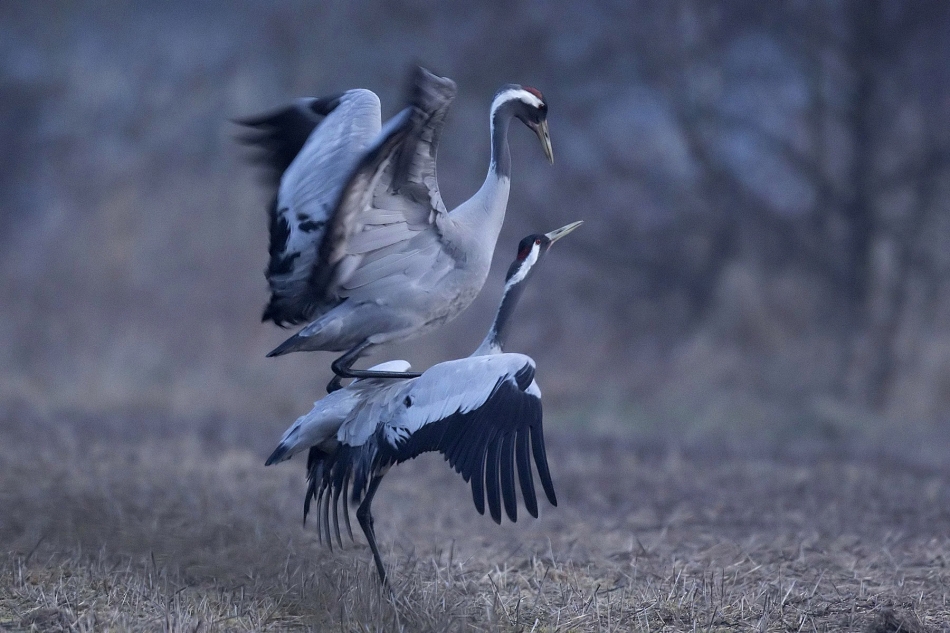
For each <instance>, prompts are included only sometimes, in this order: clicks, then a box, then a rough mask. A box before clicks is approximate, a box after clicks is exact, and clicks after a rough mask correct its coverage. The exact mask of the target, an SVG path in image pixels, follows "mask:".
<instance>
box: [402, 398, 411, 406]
mask: <svg viewBox="0 0 950 633" xmlns="http://www.w3.org/2000/svg"><path fill="white" fill-rule="evenodd" d="M402 403H403V404H404V405H406V408H407V409H408V408H409V407H411V406H412V398H410V397H409V396H406V399H405V400H403V401H402Z"/></svg>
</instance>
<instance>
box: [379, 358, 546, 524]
mask: <svg viewBox="0 0 950 633" xmlns="http://www.w3.org/2000/svg"><path fill="white" fill-rule="evenodd" d="M534 371H535V370H534V362H533V361H532V360H531V359H530V358H528V357H527V356H524V355H522V354H498V355H493V356H480V357H470V358H464V359H460V360H456V361H449V362H445V363H440V364H439V365H436V366H434V367H432V368H431V369H430V370H429V371H427V372H425V373H424V374H423V375H422V376H421V377H419V378H418V379H417V380H415V381H414V382H413V383H412V385H411V387H410V388H408V389H406V390H405V392H404V393H401V394H400V395H401V397H402V399H401V401H400V402H398V403H396V404H397V405H398V407H399V408H398V410H397V411H396V412H395V414H394V415H393V416H392V418H391V419H390V420H389V421H388V422H386V423H385V424H384V425H383V426H382V427H381V428H380V430H379V431H378V432H377V435H378V439H377V445H378V448H377V450H378V453H379V455H378V458H377V459H376V461H377V467H384V466H386V465H388V464H393V463H399V462H403V461H406V460H408V459H413V458H415V457H416V456H418V455H420V454H421V453H424V452H428V451H439V452H440V453H442V454H443V455H444V456H445V459H446V461H448V462H449V464H450V465H451V466H452V467H453V468H455V470H456V471H457V472H458V473H460V474H461V475H462V477H463V478H464V479H465V481H467V482H471V487H472V498H473V500H474V502H475V508H476V509H477V510H478V512H479V513H482V514H483V513H484V511H485V498H486V495H487V499H488V509H489V511H490V513H491V516H492V519H494V520H495V522H496V523H501V502H502V501H504V506H505V512H506V514H507V515H508V518H509V519H511V520H512V521H516V520H517V495H516V490H515V468H516V467H517V470H518V481H519V482H520V484H521V494H522V498H523V501H524V504H525V508H526V509H527V510H528V513H529V514H531V516H533V517H537V516H538V504H537V497H536V495H535V490H534V478H533V476H532V472H531V456H532V454H533V456H534V463H535V467H536V468H537V471H538V477H539V478H540V480H541V485H542V487H543V488H544V492H545V494H546V496H547V498H548V500H549V501H550V502H551V505H555V506H556V505H557V497H556V495H555V493H554V484H553V482H552V481H551V474H550V471H549V469H548V463H547V455H546V451H545V447H544V431H543V427H542V416H541V392H540V390H539V389H538V386H537V384H536V383H535V382H534Z"/></svg>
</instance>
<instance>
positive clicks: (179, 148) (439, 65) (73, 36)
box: [0, 0, 950, 453]
mask: <svg viewBox="0 0 950 633" xmlns="http://www.w3.org/2000/svg"><path fill="white" fill-rule="evenodd" d="M414 62H421V63H424V64H425V65H427V66H428V67H430V68H431V69H432V70H434V71H435V72H438V73H441V74H445V75H448V76H450V77H452V78H453V79H455V80H456V82H457V83H458V86H459V96H458V99H457V101H456V102H455V105H454V106H453V108H452V111H451V114H450V118H449V120H448V123H447V126H446V129H445V132H444V134H443V137H442V138H443V141H442V149H441V151H440V156H439V158H440V163H439V176H440V186H441V189H442V192H443V194H444V197H445V199H446V203H447V206H449V207H452V206H454V205H455V204H458V203H459V202H461V201H463V200H464V199H466V198H467V197H468V196H469V195H471V193H473V192H474V191H475V190H476V189H477V187H478V186H479V184H480V183H481V181H482V179H483V177H484V174H485V169H486V168H487V164H488V141H489V139H488V105H489V103H490V101H491V98H492V95H493V94H494V92H495V90H496V89H497V88H498V87H499V86H500V85H502V84H504V83H507V82H518V83H522V84H526V85H532V86H536V87H537V88H539V89H540V90H542V91H543V92H544V94H545V96H546V98H547V100H548V102H549V104H550V126H551V136H552V140H553V144H554V151H555V156H556V163H555V165H554V166H553V167H552V166H550V165H548V164H547V163H546V161H545V160H544V158H543V155H542V153H541V150H540V147H538V144H537V141H536V139H535V138H534V137H533V135H532V134H531V133H530V132H529V131H528V130H526V129H521V128H520V127H519V126H516V127H514V128H513V130H512V145H513V147H512V162H513V172H514V173H513V180H512V195H511V199H510V202H509V208H508V219H507V221H506V224H505V228H504V231H503V233H502V236H501V239H500V241H499V245H498V250H497V252H496V266H495V270H494V272H493V275H492V277H491V278H490V279H489V281H488V283H487V284H486V286H485V292H484V294H483V295H482V296H481V297H480V298H479V300H478V301H477V303H476V305H475V306H474V307H473V308H472V309H470V310H469V311H468V312H467V313H465V314H464V315H463V316H461V317H460V318H459V319H458V320H456V321H455V322H453V323H452V324H450V325H449V326H447V327H446V328H444V330H442V331H440V332H439V333H438V334H436V335H433V336H430V337H426V338H423V339H417V340H416V341H412V342H410V343H407V344H404V345H401V346H398V347H389V348H385V349H382V350H380V351H379V352H378V353H377V354H376V356H375V357H374V358H373V360H374V361H382V360H385V359H386V358H393V357H406V358H408V359H409V360H411V361H412V362H413V363H414V364H416V365H417V366H421V367H425V366H427V365H428V364H430V363H434V362H437V361H439V360H444V359H446V358H451V357H456V356H461V355H465V354H467V353H469V352H470V351H471V349H473V348H474V346H475V345H476V344H477V343H478V341H479V340H480V339H481V337H482V334H483V332H484V330H485V328H486V326H487V324H488V322H489V320H490V315H491V312H492V310H493V309H494V305H495V302H496V301H497V298H498V296H499V294H500V287H501V275H502V274H503V271H504V269H505V268H506V267H507V264H508V262H509V261H510V259H511V258H512V256H513V254H514V249H515V245H516V243H517V240H518V239H519V238H520V237H522V236H524V235H526V234H528V233H531V232H536V231H548V230H551V229H553V228H556V227H558V226H561V225H563V224H565V223H567V222H569V221H573V220H577V219H583V220H585V222H586V224H585V226H584V227H583V229H582V230H580V231H578V232H577V233H576V234H574V235H572V236H571V237H570V238H569V239H566V240H565V241H564V242H562V243H560V244H558V246H557V247H556V248H555V250H554V251H553V252H552V254H551V256H550V257H549V259H548V260H547V261H546V263H545V265H544V270H543V271H542V272H541V273H540V274H539V275H538V276H537V277H536V278H535V281H534V282H533V288H531V289H530V290H529V292H528V293H527V294H526V296H525V300H524V302H523V304H522V308H521V310H520V311H519V313H518V315H517V321H516V323H515V324H514V332H513V334H512V341H511V342H512V345H511V348H512V349H516V350H518V351H524V352H527V353H529V354H531V355H532V356H533V357H534V358H535V359H536V360H537V362H538V366H539V374H540V379H541V383H542V387H543V388H544V391H545V397H546V402H547V403H548V411H549V412H550V413H549V419H550V420H552V421H553V422H552V423H562V422H563V423H575V424H579V425H594V426H596V427H598V428H606V429H613V430H618V429H630V430H632V431H636V432H639V433H645V434H659V435H663V436H671V437H676V438H681V439H682V441H685V442H701V441H705V440H706V439H708V438H711V437H712V438H723V437H730V438H747V439H755V440H764V441H767V442H770V443H773V444H775V445H782V444H783V443H786V442H789V441H797V440H801V439H805V440H806V441H817V442H828V441H830V442H832V443H834V442H836V441H837V440H840V439H842V438H845V439H849V440H850V439H854V438H857V439H859V440H860V441H862V442H867V443H870V444H873V445H879V444H887V443H890V442H891V441H892V438H893V435H894V434H895V433H902V434H911V435H914V434H917V435H920V436H931V435H933V434H934V433H936V434H937V435H938V436H939V435H941V434H943V433H945V432H946V431H947V428H948V426H950V425H948V414H950V319H948V317H950V281H948V280H950V275H948V274H947V273H950V249H948V248H947V244H948V243H950V242H948V240H950V214H948V211H950V203H948V195H950V126H948V125H947V121H948V115H950V4H948V3H945V2H940V1H936V0H934V1H931V2H927V1H921V2H903V3H901V2H885V1H882V0H868V1H863V0H851V1H844V0H842V1H830V0H829V1H826V2H822V1H817V0H816V1H813V2H785V3H763V2H760V1H755V0H746V1H735V2H722V3H715V2H701V1H681V2H659V1H657V2H631V1H628V0H623V1H616V2H598V3H570V2H566V1H558V0H555V1H550V2H541V1H536V2H516V3H493V4H488V5H483V4H476V3H468V2H462V1H461V0H454V1H443V2H424V1H400V2H387V3H344V2H303V1H291V0H282V1H275V2H240V1H230V0H229V1H223V0H220V1H215V0H209V1H205V2H191V1H187V2H186V1H171V2H165V3H144V2H141V3H139V2H109V3H106V2H102V3H88V2H65V1H63V2H43V3H38V2H37V3H34V2H4V3H2V4H0V148H2V150H0V276H2V287H0V341H2V344H0V405H2V408H3V411H5V412H14V413H15V412H17V411H23V410H27V411H30V412H32V414H34V415H42V416H56V415H64V414H65V415H77V414H81V415H100V414H108V415H119V416H122V415H127V414H131V413H136V414H140V413H148V414H149V415H158V416H168V417H169V418H174V419H186V420H187V419H193V418H208V417H209V416H210V417H221V418H222V419H227V420H232V421H238V422H241V423H247V424H264V425H268V426H272V427H273V428H274V430H275V432H276V431H278V430H280V429H282V428H283V427H284V426H285V425H286V424H288V423H289V422H290V421H291V420H292V419H294V418H295V417H296V416H297V415H299V414H300V413H302V412H304V411H305V410H307V408H308V407H309V406H310V403H311V402H312V401H313V400H314V399H315V398H316V397H319V396H320V395H322V393H323V386H324V384H325V383H326V380H327V379H328V375H329V374H328V371H329V370H328V365H329V362H330V360H331V359H332V356H331V355H330V354H322V353H317V354H295V355H292V356H288V357H282V358H279V359H266V358H264V354H265V353H266V352H267V351H268V350H270V349H271V348H272V347H274V346H275V345H276V344H277V343H279V342H280V341H281V340H283V338H285V337H286V336H287V335H289V333H290V332H288V331H282V330H279V329H278V328H276V327H274V326H272V325H264V324H261V323H260V321H259V317H260V312H261V309H262V306H263V303H264V301H265V298H266V284H265V281H264V278H263V274H262V271H263V268H264V265H265V261H266V234H265V232H266V221H265V213H264V208H265V204H266V202H267V200H266V193H265V192H264V190H263V188H262V187H261V186H259V181H258V175H259V174H258V172H257V171H256V170H255V169H254V168H253V167H252V166H250V165H248V164H247V163H246V161H245V160H244V158H245V157H246V154H245V153H244V152H242V151H241V148H240V147H238V146H237V145H236V144H235V143H234V135H235V132H236V128H235V126H234V125H233V124H231V123H229V119H230V118H232V117H239V116H244V115H250V114H255V113H258V112H259V111H262V110H266V109H269V108H273V107H276V106H279V105H281V104H283V103H285V102H286V101H288V100H289V99H291V98H294V97H296V96H301V95H321V94H327V93H332V92H336V91H340V90H343V89H346V88H350V87H366V88H370V89H372V90H374V91H376V92H377V93H378V94H379V95H380V97H381V99H382V102H383V110H384V114H387V115H388V114H393V113H395V112H396V111H397V110H398V109H399V108H400V107H401V104H402V99H403V88H404V84H405V81H406V77H407V73H408V71H409V68H410V65H411V64H412V63H414ZM5 415H9V414H5ZM942 446H943V445H942V444H936V445H935V444H931V448H932V450H934V451H935V452H938V453H942V452H944V451H942Z"/></svg>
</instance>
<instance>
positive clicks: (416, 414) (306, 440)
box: [266, 222, 581, 583]
mask: <svg viewBox="0 0 950 633" xmlns="http://www.w3.org/2000/svg"><path fill="white" fill-rule="evenodd" d="M580 224H581V222H574V223H572V224H569V225H567V226H565V227H562V228H560V229H557V230H555V231H552V232H550V233H547V234H543V235H542V234H538V235H530V236H528V237H526V238H524V239H523V240H522V241H521V242H520V244H519V245H518V254H517V257H516V258H515V260H514V261H513V262H512V264H511V266H510V267H509V269H508V274H507V276H506V280H505V292H504V295H503V296H502V300H501V303H500V305H499V306H498V312H497V313H496V315H495V319H494V321H493V322H492V325H491V327H490V328H489V330H488V333H487V334H486V336H485V338H484V340H483V341H482V343H481V345H479V346H478V348H477V349H476V350H475V352H474V353H473V354H472V355H471V356H469V357H467V358H462V359H458V360H452V361H447V362H443V363H439V364H437V365H434V366H432V367H430V368H429V369H427V370H426V371H425V372H423V373H422V375H421V376H419V377H418V378H410V379H403V380H381V379H363V380H357V381H355V382H353V383H351V384H349V385H347V386H346V387H344V388H343V389H341V390H339V391H336V392H334V393H331V394H330V395H328V396H326V397H324V398H323V399H322V400H319V401H317V402H316V403H315V404H314V407H313V410H312V411H310V413H308V414H306V415H304V416H302V417H300V418H299V419H298V420H297V421H296V422H295V423H294V424H293V425H292V426H291V427H290V428H289V429H288V430H287V432H286V433H284V436H283V438H281V441H280V443H279V444H278V446H277V448H276V449H275V450H274V452H273V453H272V454H271V456H270V457H269V458H268V459H267V462H266V465H268V466H269V465H271V464H275V463H278V462H282V461H284V460H287V459H290V458H291V457H292V456H293V455H295V454H296V453H299V452H301V451H303V450H304V449H309V455H308V458H307V480H308V486H307V494H306V499H305V502H304V520H306V517H307V514H308V513H309V510H310V503H311V501H312V500H316V502H317V508H318V520H317V530H318V533H319V534H320V537H321V540H322V539H323V538H324V536H325V538H326V541H327V543H328V544H330V546H331V547H332V536H331V534H330V512H331V509H330V508H331V498H332V513H333V525H334V531H335V534H336V539H337V543H339V544H340V546H341V547H342V544H343V543H342V539H341V537H340V524H339V510H338V506H339V499H340V496H343V497H344V499H345V498H346V496H347V488H348V487H349V485H350V480H351V479H352V488H351V492H352V498H353V501H354V503H355V502H358V501H360V499H362V502H361V503H360V505H359V508H358V509H357V511H356V517H357V519H358V520H359V523H360V527H362V529H363V533H364V534H365V535H366V540H367V541H368V542H369V546H370V549H371V550H372V552H373V558H374V560H375V562H376V569H377V571H378V572H379V577H380V580H381V581H382V582H383V583H385V582H386V570H385V568H384V567H383V562H382V559H381V557H380V555H379V549H378V547H377V545H376V534H375V531H374V529H373V516H372V513H371V510H370V506H371V504H372V502H373V497H374V495H375V494H376V491H377V489H378V488H379V484H380V482H381V481H382V478H383V476H384V475H385V474H386V472H387V471H388V470H389V468H390V467H391V466H393V465H394V464H399V463H402V462H404V461H407V460H409V459H413V458H415V457H417V456H418V455H420V454H421V453H424V452H430V451H439V452H441V453H442V454H443V455H444V456H445V459H446V460H447V461H448V462H449V465H451V466H452V467H453V468H455V470H456V471H457V472H458V473H460V474H461V475H462V478H463V479H464V480H465V481H466V482H471V488H472V499H473V500H474V502H475V508H476V510H478V512H479V513H480V514H484V512H485V499H486V495H487V499H488V509H489V512H490V514H491V517H492V519H493V520H494V521H495V522H496V523H501V517H502V515H501V506H502V502H504V509H505V513H506V514H507V515H508V518H509V519H511V521H512V522H514V521H516V520H517V516H518V515H517V498H516V490H515V467H516V466H517V471H518V481H519V482H520V487H521V496H522V500H523V502H524V505H525V508H526V509H527V511H528V513H529V514H530V515H531V516H533V517H537V516H538V503H537V496H536V494H535V490H534V479H533V476H532V473H531V455H532V454H533V456H534V463H535V467H536V468H537V471H538V477H539V478H540V480H541V486H542V487H543V489H544V492H545V495H546V496H547V498H548V501H550V502H551V505H555V506H556V505H557V497H556V496H555V493H554V484H553V482H552V481H551V475H550V472H549V470H548V464H547V457H546V452H545V448H544V435H543V430H542V424H541V391H540V389H539V388H538V385H537V383H536V382H535V380H534V374H535V364H534V361H533V360H532V359H531V358H529V357H528V356H525V355H524V354H516V353H505V352H504V351H503V346H504V340H505V333H506V328H507V325H508V322H509V320H510V317H511V314H512V312H513V311H514V308H515V305H516V304H517V302H518V300H519V298H520V296H521V293H522V290H523V289H524V284H525V282H526V281H527V280H528V279H529V278H530V277H531V275H532V274H533V273H534V271H535V270H537V265H538V264H539V263H540V262H541V260H542V259H543V257H544V255H545V253H547V251H548V249H549V248H550V247H551V245H552V244H553V243H554V242H556V241H557V240H559V239H560V238H562V237H564V236H565V235H567V234H568V233H570V232H571V231H573V230H574V229H576V228H577V227H578V226H580ZM374 369H380V370H389V371H406V370H408V369H409V364H408V363H407V362H405V361H390V362H389V363H385V364H383V365H379V366H377V367H376V368H374ZM343 516H344V519H345V523H346V529H347V532H348V533H349V535H350V538H351V539H352V538H353V531H352V529H351V527H350V518H349V511H348V509H347V508H346V504H345V502H344V509H343Z"/></svg>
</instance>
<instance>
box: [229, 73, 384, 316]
mask: <svg viewBox="0 0 950 633" xmlns="http://www.w3.org/2000/svg"><path fill="white" fill-rule="evenodd" d="M238 123H241V124H243V125H245V126H247V127H248V128H249V130H248V132H247V133H246V134H245V135H244V136H242V137H241V138H240V140H242V141H243V142H245V143H247V144H249V145H252V146H253V147H255V148H256V149H257V155H256V159H257V161H258V162H260V163H262V164H263V165H264V166H265V167H267V168H268V173H269V182H270V184H271V185H272V186H273V187H274V198H273V203H272V204H271V208H270V213H269V225H270V246H269V252H270V261H269V263H268V266H267V271H266V275H267V281H268V283H269V284H270V289H271V298H270V302H269V303H268V305H267V307H266V308H265V310H264V316H263V320H265V321H267V320H272V321H274V322H275V323H277V324H278V325H283V324H285V323H300V322H301V321H304V320H307V319H308V318H309V317H310V316H311V314H312V311H313V303H314V302H313V300H312V298H311V297H310V296H309V288H310V286H309V279H310V274H311V271H312V269H313V267H314V265H315V263H316V260H317V253H318V250H319V247H320V244H321V243H322V241H323V239H324V234H325V228H326V226H327V221H328V220H329V218H330V214H331V212H332V210H333V208H334V207H335V205H336V204H337V201H338V199H339V197H340V192H341V190H342V189H343V186H344V184H346V182H347V180H348V179H349V178H350V176H351V175H352V173H353V170H354V168H355V166H356V164H357V163H358V162H359V160H360V159H361V158H362V157H363V156H364V154H365V153H366V150H367V148H368V147H369V146H370V144H371V143H372V142H373V141H374V140H376V139H377V137H378V136H379V133H380V127H381V125H380V106H379V98H378V97H377V96H376V95H375V94H374V93H372V92H371V91H369V90H362V89H360V90H349V91H347V92H345V93H343V94H341V95H335V96H332V97H323V98H319V99H313V98H308V99H299V100H297V101H296V102H294V104H293V105H291V106H290V107H287V108H284V109H281V110H277V111H274V112H271V113H267V114H264V115H261V116H258V117H252V118H248V119H243V120H240V121H238Z"/></svg>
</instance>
